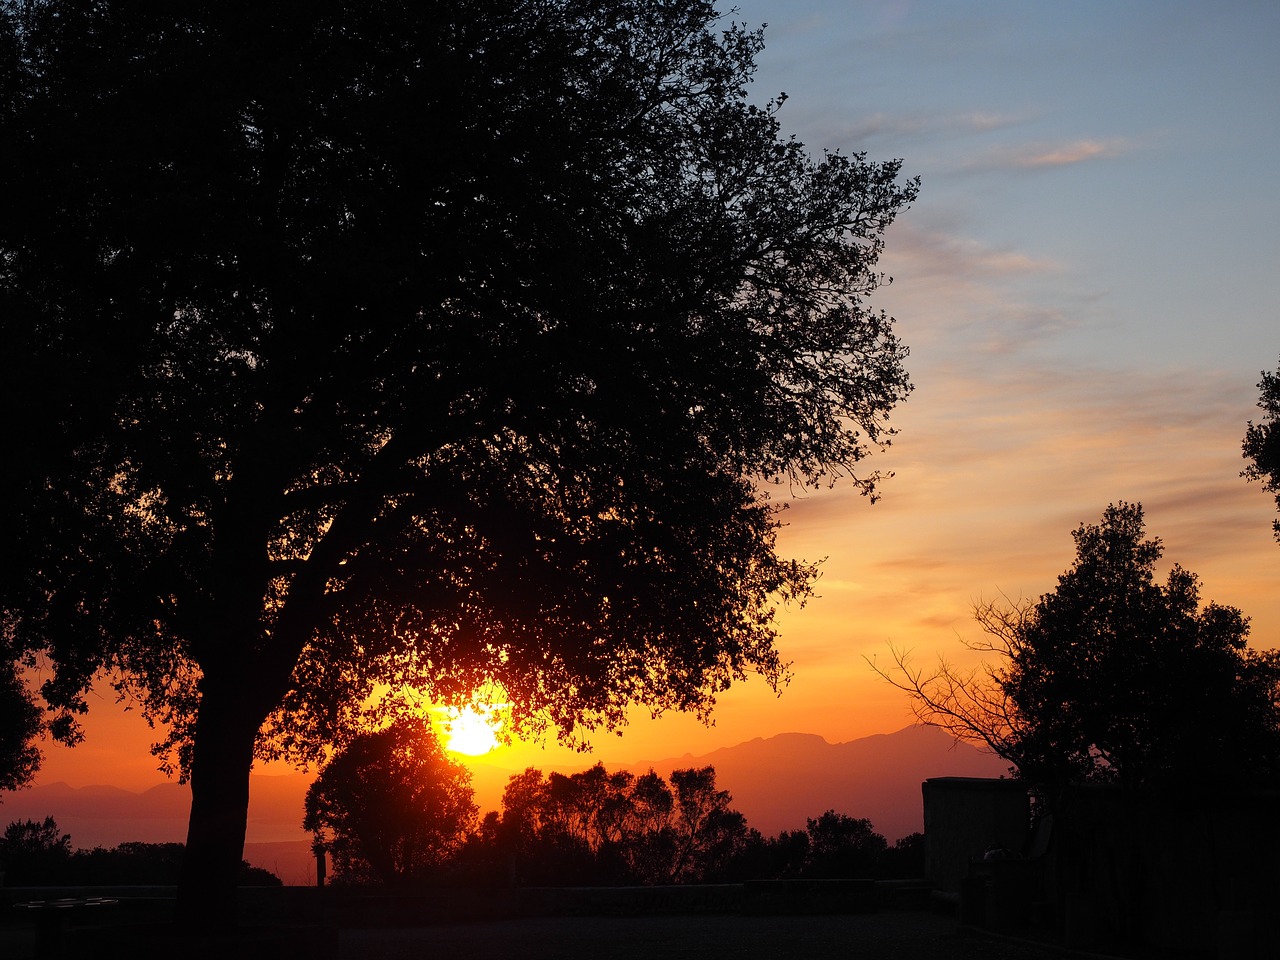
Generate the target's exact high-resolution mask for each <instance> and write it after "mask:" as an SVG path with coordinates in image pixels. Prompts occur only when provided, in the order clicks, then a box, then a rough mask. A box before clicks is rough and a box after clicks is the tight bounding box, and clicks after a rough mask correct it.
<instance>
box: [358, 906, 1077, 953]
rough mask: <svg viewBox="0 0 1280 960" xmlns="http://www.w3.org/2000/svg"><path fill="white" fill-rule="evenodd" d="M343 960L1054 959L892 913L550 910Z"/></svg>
mask: <svg viewBox="0 0 1280 960" xmlns="http://www.w3.org/2000/svg"><path fill="white" fill-rule="evenodd" d="M339 942H340V949H339V956H340V957H341V958H343V960H366V958H367V960H400V958H403V960H422V958H425V957H443V958H458V960H463V958H465V960H719V958H725V960H728V958H733V960H779V958H784V960H836V958H838V960H1049V958H1052V957H1060V956H1061V954H1060V953H1057V952H1054V951H1051V950H1047V949H1041V948H1038V947H1034V946H1030V945H1025V944H1021V943H1010V942H1005V941H997V940H990V939H987V938H985V937H979V936H966V935H963V934H961V933H960V932H958V930H957V927H956V921H955V919H954V918H953V917H950V916H946V915H940V914H934V913H915V912H899V911H884V912H879V913H870V914H855V915H852V916H816V917H735V916H701V917H622V918H613V917H544V918H530V919H519V920H503V921H489V922H480V923H465V924H444V925H439V926H432V927H415V928H399V929H397V928H379V929H368V930H357V929H346V930H343V931H341V934H340V938H339Z"/></svg>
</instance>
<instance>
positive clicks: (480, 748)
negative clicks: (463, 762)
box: [445, 707, 498, 757]
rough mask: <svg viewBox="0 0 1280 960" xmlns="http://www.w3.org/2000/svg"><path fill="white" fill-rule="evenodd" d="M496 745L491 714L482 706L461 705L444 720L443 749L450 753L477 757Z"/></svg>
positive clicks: (496, 737)
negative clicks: (453, 714)
mask: <svg viewBox="0 0 1280 960" xmlns="http://www.w3.org/2000/svg"><path fill="white" fill-rule="evenodd" d="M497 745H498V734H497V731H496V730H495V729H494V720H493V718H492V714H491V713H490V711H488V710H486V709H484V708H477V707H463V708H462V709H461V710H459V711H458V713H457V714H456V715H455V716H452V717H450V718H449V719H448V720H446V721H445V749H446V750H448V751H449V752H450V753H461V754H464V755H466V756H468V757H478V756H480V755H481V754H485V753H488V752H489V751H490V750H492V749H493V748H494V747H496V746H497Z"/></svg>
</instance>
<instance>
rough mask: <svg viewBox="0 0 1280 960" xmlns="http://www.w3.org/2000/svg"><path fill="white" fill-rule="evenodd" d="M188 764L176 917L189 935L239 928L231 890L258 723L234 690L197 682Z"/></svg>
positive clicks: (240, 850)
mask: <svg viewBox="0 0 1280 960" xmlns="http://www.w3.org/2000/svg"><path fill="white" fill-rule="evenodd" d="M202 687H203V689H202V692H201V699H200V708H199V714H198V715H197V718H196V729H195V737H194V741H193V753H192V759H191V820H190V824H189V826H188V830H187V849H186V854H185V856H184V858H183V864H182V877H181V880H180V881H179V884H178V915H179V919H180V920H181V921H182V923H183V924H184V925H185V926H186V927H187V928H188V929H189V930H192V931H193V932H206V933H211V932H217V931H219V930H222V929H226V928H228V927H231V926H234V925H235V923H236V885H237V879H238V875H239V871H240V862H241V860H242V859H243V857H244V836H245V825H246V823H247V821H248V813H249V770H250V767H251V766H252V765H253V743H254V737H255V736H256V734H257V731H258V727H259V725H260V724H261V722H262V719H263V718H262V717H256V716H253V714H254V713H255V711H254V710H252V709H251V708H249V707H248V706H247V705H246V704H245V702H244V699H242V698H241V697H240V696H238V693H237V690H236V688H234V687H233V686H231V685H229V684H210V683H206V684H202Z"/></svg>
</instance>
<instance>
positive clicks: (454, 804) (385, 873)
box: [303, 720, 476, 883]
mask: <svg viewBox="0 0 1280 960" xmlns="http://www.w3.org/2000/svg"><path fill="white" fill-rule="evenodd" d="M475 818H476V805H475V803H473V802H472V790H471V774H470V772H469V771H468V770H467V768H466V767H465V766H463V765H462V764H460V763H454V762H452V761H451V760H449V758H448V757H447V756H446V755H445V753H444V751H443V749H441V747H440V744H439V742H438V741H437V739H436V737H435V734H434V733H433V732H432V730H431V725H430V723H429V722H427V721H425V720H400V721H397V722H396V723H394V724H392V725H391V726H390V727H388V728H387V729H385V730H381V731H379V732H377V733H369V734H363V735H361V736H359V737H356V738H355V739H354V740H353V741H352V742H351V744H350V745H349V746H347V747H346V749H344V750H342V751H341V752H340V753H338V754H337V755H336V756H335V757H334V758H333V760H331V761H330V762H329V763H328V764H326V765H325V767H324V768H323V769H322V770H321V771H320V775H319V776H318V777H317V778H316V780H315V782H314V783H312V785H311V787H310V789H309V790H307V796H306V817H305V819H304V821H303V828H304V829H306V830H310V831H311V832H312V833H313V834H315V835H316V839H317V841H318V843H320V844H322V845H323V848H324V849H325V850H326V851H327V852H328V853H329V854H330V855H331V857H332V859H333V867H334V879H335V880H339V881H342V880H347V881H356V882H361V881H364V882H367V881H378V882H382V883H399V882H404V881H411V880H422V879H424V878H426V877H428V876H430V875H431V874H432V873H433V872H434V871H436V870H438V869H439V868H440V867H441V866H443V865H444V864H446V863H447V862H448V861H449V860H450V859H451V858H452V857H453V855H454V854H455V853H457V851H458V850H459V849H461V847H462V845H463V844H464V842H465V841H466V838H467V836H468V834H469V833H470V832H471V830H472V829H473V828H474V826H475Z"/></svg>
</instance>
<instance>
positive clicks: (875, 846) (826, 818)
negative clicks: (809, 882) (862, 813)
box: [804, 810, 889, 879]
mask: <svg viewBox="0 0 1280 960" xmlns="http://www.w3.org/2000/svg"><path fill="white" fill-rule="evenodd" d="M806 830H807V832H808V835H809V849H808V855H807V857H806V858H805V865H804V875H805V876H806V877H814V878H819V879H823V878H833V877H875V876H878V875H879V871H880V861H881V858H882V857H883V855H884V852H885V850H886V849H888V846H889V844H888V841H887V840H885V838H884V837H882V836H881V835H880V834H878V833H876V831H875V829H874V828H873V827H872V826H871V821H870V820H867V819H866V818H856V817H851V816H849V815H847V814H843V813H836V812H835V811H834V810H828V811H827V812H826V813H824V814H822V816H820V817H818V818H817V819H813V818H810V819H809V820H808V821H807V822H806Z"/></svg>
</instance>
